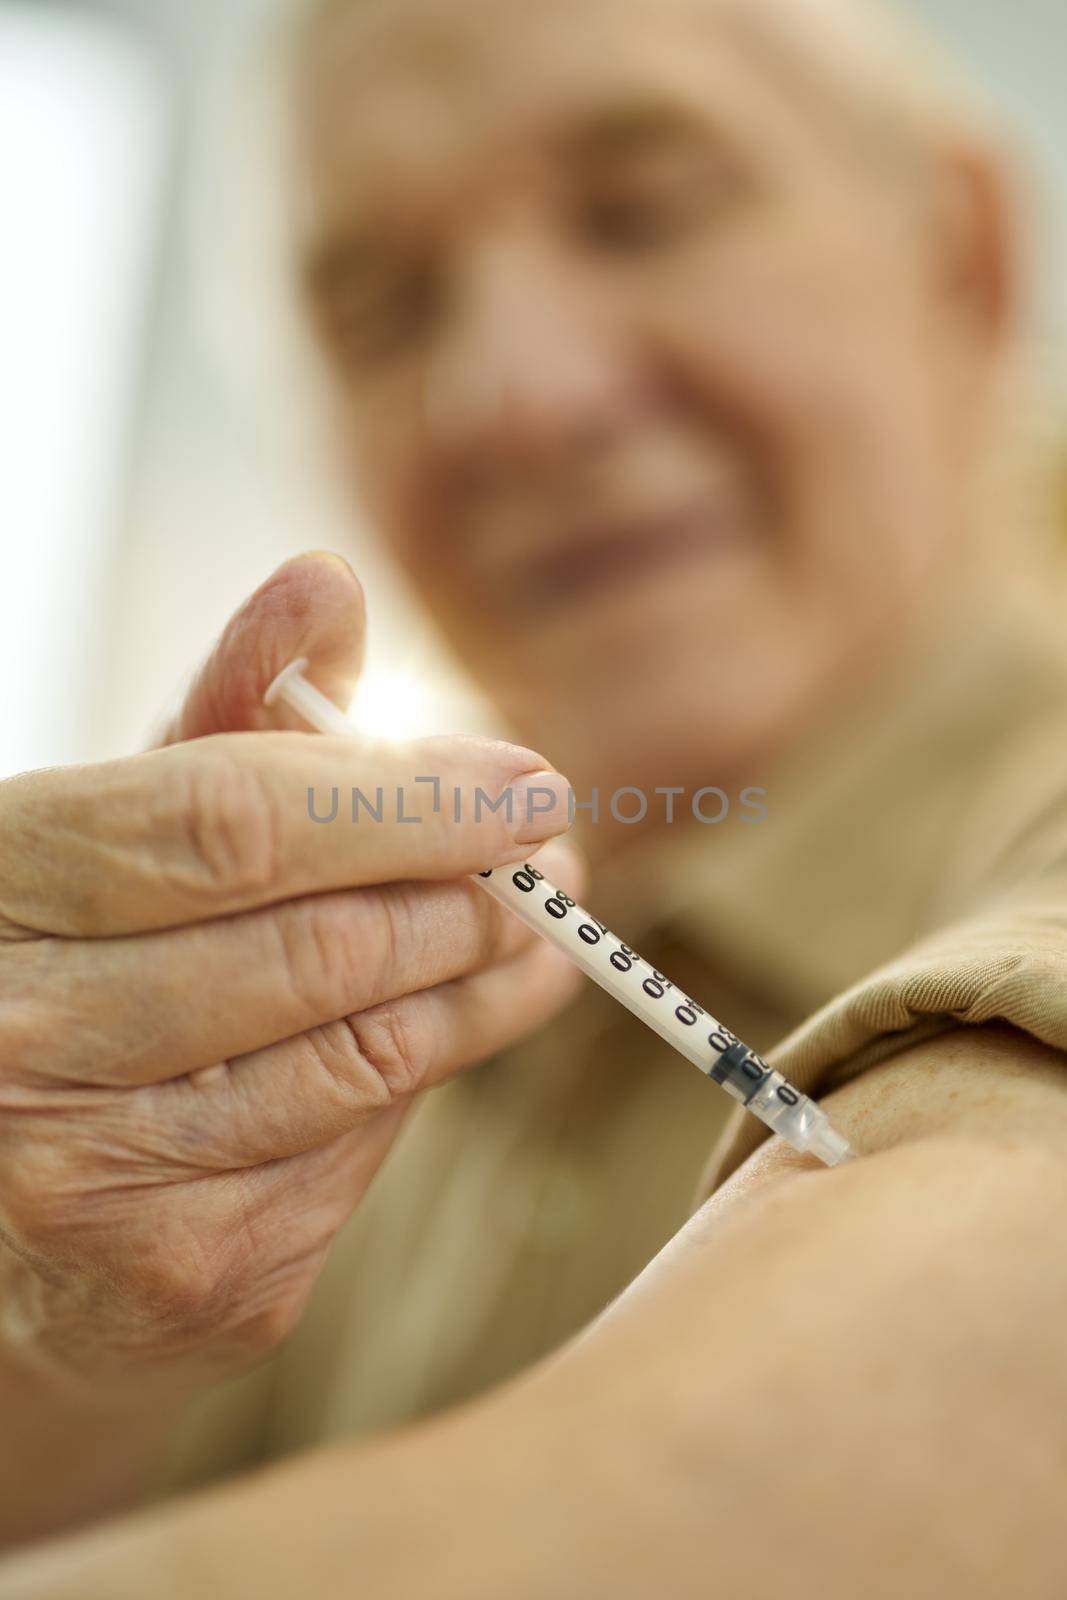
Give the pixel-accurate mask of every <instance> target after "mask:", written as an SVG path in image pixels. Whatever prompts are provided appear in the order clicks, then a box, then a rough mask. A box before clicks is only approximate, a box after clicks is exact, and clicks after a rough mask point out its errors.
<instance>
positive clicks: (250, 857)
mask: <svg viewBox="0 0 1067 1600" xmlns="http://www.w3.org/2000/svg"><path fill="white" fill-rule="evenodd" d="M178 823H179V828H180V831H181V844H182V849H181V851H180V854H179V858H178V859H179V865H178V867H177V869H176V872H175V876H176V877H177V878H178V880H179V881H180V886H181V887H182V888H183V889H186V890H192V891H193V892H196V891H203V892H206V893H207V894H209V895H218V894H225V895H230V896H238V897H239V896H242V895H247V894H256V893H259V892H261V891H262V890H264V889H266V888H267V887H269V885H270V884H271V883H272V882H273V881H274V880H275V878H276V876H277V873H278V869H279V865H280V859H279V858H280V834H279V827H278V818H277V814H276V809H275V806H274V804H273V802H272V799H271V795H270V793H269V790H268V787H267V785H266V784H265V783H264V781H263V779H262V777H261V776H260V774H259V773H258V772H256V771H255V770H254V769H253V768H252V767H250V766H247V765H246V764H245V763H244V762H242V761H240V760H238V759H237V757H236V756H235V755H234V754H233V753H231V752H228V751H224V750H223V749H221V748H220V747H218V746H216V747H215V748H213V749H211V750H210V751H206V750H201V751H199V752H198V753H197V757H196V759H195V760H193V761H191V762H190V763H189V764H188V766H187V768H186V770H185V772H184V776H183V779H182V783H181V788H180V792H179V795H178Z"/></svg>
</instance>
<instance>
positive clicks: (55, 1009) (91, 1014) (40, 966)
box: [0, 844, 580, 1086]
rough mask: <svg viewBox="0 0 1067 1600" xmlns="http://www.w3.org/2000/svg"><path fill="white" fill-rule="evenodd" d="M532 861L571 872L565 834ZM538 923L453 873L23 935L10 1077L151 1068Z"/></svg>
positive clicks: (490, 948)
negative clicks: (118, 934) (153, 927)
mask: <svg viewBox="0 0 1067 1600" xmlns="http://www.w3.org/2000/svg"><path fill="white" fill-rule="evenodd" d="M535 859H536V860H538V861H539V862H540V861H543V862H544V863H545V867H544V870H545V871H546V873H547V874H549V875H550V876H551V875H552V874H553V873H554V874H555V876H556V878H557V879H560V880H565V879H567V878H568V877H569V878H572V879H573V878H574V877H575V876H576V874H577V873H578V871H579V870H580V869H579V868H578V867H577V865H576V862H575V859H574V855H573V852H572V851H570V850H569V849H568V848H567V846H565V845H563V844H558V845H555V846H553V847H552V848H551V849H546V850H543V851H541V852H540V853H539V854H538V855H537V856H536V858H535ZM535 937H536V935H534V934H533V933H531V932H530V931H529V930H528V929H527V928H526V927H525V925H524V924H523V923H522V922H520V920H519V919H518V918H517V917H515V916H512V915H511V913H510V912H509V911H508V910H507V909H506V908H505V907H504V906H502V905H500V903H499V902H498V901H496V900H494V899H492V898H491V897H490V896H489V895H487V894H486V893H485V892H484V890H482V889H480V888H479V887H478V885H477V884H476V883H475V882H473V881H472V880H471V879H469V878H460V879H451V880H449V881H447V882H444V883H412V882H408V883H400V884H394V885H388V886H382V887H375V888H371V889H360V890H340V891H336V892H334V893H332V894H324V895H314V896H311V897H308V898H305V899H301V900H291V901H286V902H284V903H283V904H282V905H280V906H277V907H273V908H271V909H270V910H266V911H255V912H249V913H245V914H244V915H241V916H234V917H225V918H221V919H219V920H218V921H215V922H210V923H203V924H198V925H193V926H190V927H185V928H179V929H174V930H171V931H167V932H163V933H154V934H147V935H140V936H138V937H136V938H114V939H103V940H78V941H63V942H55V941H51V940H48V941H44V940H40V941H32V942H27V943H26V944H22V945H18V946H14V947H12V949H11V951H10V952H9V956H8V958H6V959H5V962H4V966H3V969H2V974H0V1010H2V1011H4V1012H5V1013H6V1015H7V1018H8V1024H7V1028H6V1038H7V1048H6V1049H5V1052H4V1054H5V1059H6V1065H7V1072H8V1076H9V1078H17V1079H18V1080H19V1081H21V1082H23V1083H29V1082H36V1081H38V1080H46V1081H47V1080H50V1081H52V1082H64V1083H68V1084H71V1083H82V1084H95V1085H101V1086H103V1085H115V1086H130V1085H135V1084H146V1083H158V1082H162V1081H164V1080H165V1079H168V1078H172V1077H178V1076H181V1075H183V1074H185V1073H189V1072H193V1071H196V1070H197V1069H198V1068H202V1067H205V1066H208V1065H210V1064H211V1063H213V1062H218V1061H222V1060H227V1059H229V1058H230V1057H233V1056H237V1055H241V1054H245V1053H247V1052H249V1051H252V1050H256V1049H259V1048H261V1047H264V1046H266V1045H269V1044H272V1043H274V1042H275V1041H276V1040H279V1039H287V1038H290V1037H291V1036H292V1035H294V1034H297V1033H301V1032H303V1031H304V1030H305V1029H308V1028H314V1027H317V1026H319V1025H321V1024H325V1023H329V1022H333V1021H335V1020H336V1019H337V1018H339V1017H343V1016H345V1015H348V1014H349V1013H352V1012H357V1011H364V1010H368V1009H370V1008H371V1007H373V1006H377V1005H380V1004H382V1003H384V1002H387V1001H389V1000H393V999H396V998H398V997H399V996H401V995H405V994H409V993H412V992H413V991H416V990H419V989H424V988H431V987H433V986H435V985H437V984H442V983H447V982H449V981H450V980H452V979H455V978H458V977H461V976H463V975H464V974H466V973H468V972H472V971H478V970H481V969H483V968H485V967H488V966H491V965H493V964H495V963H497V962H500V961H506V960H508V959H510V958H511V957H512V956H514V955H515V954H516V953H517V952H518V951H519V950H520V949H521V948H522V947H523V946H524V945H526V944H529V943H530V942H531V941H532V940H533V939H534V938H535ZM16 1015H17V1016H18V1018H20V1019H21V1022H20V1023H19V1024H18V1025H17V1026H18V1035H19V1037H20V1038H21V1041H22V1042H21V1045H20V1046H18V1047H16V1046H15V1043H14V1040H15V1024H14V1023H13V1021H12V1019H13V1018H14V1017H15V1016H16Z"/></svg>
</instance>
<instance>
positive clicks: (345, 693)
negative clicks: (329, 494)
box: [151, 550, 366, 747]
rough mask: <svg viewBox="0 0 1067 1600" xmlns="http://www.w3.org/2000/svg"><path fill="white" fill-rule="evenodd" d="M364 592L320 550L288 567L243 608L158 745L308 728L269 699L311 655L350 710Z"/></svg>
mask: <svg viewBox="0 0 1067 1600" xmlns="http://www.w3.org/2000/svg"><path fill="white" fill-rule="evenodd" d="M365 634H366V617H365V609H364V601H363V590H362V588H361V586H360V583H359V580H358V578H357V577H356V575H355V573H354V572H353V571H352V569H351V567H350V566H349V565H348V563H347V561H344V560H343V559H342V558H341V557H340V556H338V555H334V554H332V553H331V552H329V551H324V550H315V551H311V552H309V553H308V554H306V555H300V556H296V557H294V559H293V560H291V561H286V562H285V563H284V564H283V565H282V566H280V567H279V568H278V569H277V571H276V572H273V573H272V574H271V576H270V577H269V578H268V579H267V580H266V582H265V583H262V584H260V586H259V588H258V589H257V590H256V591H255V593H254V594H252V595H250V596H249V598H248V599H247V600H246V601H245V602H244V604H243V605H241V606H239V607H238V609H237V611H236V612H235V613H234V615H233V617H232V618H231V619H230V621H229V622H228V623H227V625H226V627H225V629H224V630H223V633H222V635H221V637H220V639H219V641H218V643H217V644H216V645H215V647H214V649H213V650H212V652H211V654H210V655H209V656H208V658H207V660H206V661H205V662H204V665H203V666H202V667H201V668H200V670H199V672H198V673H197V674H196V676H195V678H194V679H193V681H192V683H191V684H190V686H189V688H188V689H187V691H186V693H185V696H184V699H183V700H182V703H181V705H180V706H179V708H178V710H177V711H176V712H175V713H174V714H173V715H171V716H169V717H168V718H167V719H166V720H165V722H164V724H163V726H162V727H161V728H160V729H159V731H158V733H157V734H156V735H155V736H154V737H153V739H152V741H151V743H152V745H153V746H157V747H158V746H162V745H169V744H177V743H178V742H180V741H182V740H185V739H202V738H204V737H205V736H206V735H208V734H212V733H236V732H240V731H242V730H252V731H254V730H256V729H265V728H291V729H293V730H294V731H295V732H298V733H302V732H305V731H306V728H307V724H306V723H305V722H304V721H303V719H302V718H301V717H298V716H297V715H296V714H295V713H294V712H292V711H289V710H288V708H287V707H286V706H284V705H280V706H277V707H274V708H272V709H271V710H268V709H267V708H266V707H265V706H264V704H263V696H264V694H265V692H266V690H267V688H268V686H269V685H270V683H271V682H272V681H273V679H274V678H275V677H277V675H278V673H279V672H280V671H281V670H282V668H283V667H284V666H286V665H287V664H288V663H289V662H290V661H293V660H295V659H296V658H297V657H298V656H306V657H307V659H308V660H309V661H310V663H311V666H310V667H309V669H308V671H309V675H310V677H311V678H312V680H313V682H314V683H315V686H316V688H319V689H321V690H322V692H323V694H326V695H328V696H329V697H330V699H331V700H333V701H334V702H335V703H336V704H337V705H341V706H347V704H348V703H349V701H350V700H351V698H352V692H353V690H354V688H355V684H356V679H357V678H358V676H359V672H360V668H361V666H362V662H363V647H364V640H365Z"/></svg>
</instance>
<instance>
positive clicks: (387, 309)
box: [317, 263, 443, 370]
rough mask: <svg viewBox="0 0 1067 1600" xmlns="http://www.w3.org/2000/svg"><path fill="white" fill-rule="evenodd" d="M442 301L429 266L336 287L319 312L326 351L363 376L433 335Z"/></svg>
mask: <svg viewBox="0 0 1067 1600" xmlns="http://www.w3.org/2000/svg"><path fill="white" fill-rule="evenodd" d="M442 300H443V292H442V285H441V283H440V281H439V278H438V276H437V274H436V273H435V272H434V270H433V269H432V267H431V266H430V265H429V264H424V263H418V264H412V265H410V266H405V267H403V268H392V267H391V268H389V269H388V270H383V271H382V272H380V273H375V274H374V275H373V276H371V277H364V276H359V277H356V278H353V279H350V280H348V281H342V282H339V283H335V284H334V285H332V287H331V292H330V294H329V296H328V298H327V299H326V300H325V301H323V302H321V303H320V305H319V307H318V312H317V320H318V322H319V325H320V329H321V332H322V335H323V338H324V341H325V343H326V346H327V349H328V350H329V352H330V354H331V356H333V357H334V358H335V359H336V360H337V361H339V363H340V364H341V365H342V366H343V367H345V368H351V369H355V370H362V369H364V368H372V367H376V366H381V365H383V364H385V363H387V362H389V361H391V360H394V359H398V358H399V357H400V356H401V355H403V354H404V353H405V352H406V351H408V350H409V349H411V348H413V347H414V346H416V345H418V344H419V342H420V341H421V340H423V339H425V338H426V337H427V336H428V335H429V334H430V332H431V331H432V329H433V326H434V324H435V322H436V320H437V318H438V316H439V314H440V310H441V304H442Z"/></svg>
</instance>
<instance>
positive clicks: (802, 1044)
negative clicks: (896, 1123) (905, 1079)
mask: <svg viewBox="0 0 1067 1600" xmlns="http://www.w3.org/2000/svg"><path fill="white" fill-rule="evenodd" d="M1065 724H1067V719H1065V718H1064V717H1058V718H1057V719H1056V720H1055V721H1054V722H1051V723H1050V722H1045V723H1043V724H1042V725H1041V726H1040V727H1037V728H1031V729H1030V730H1028V731H1027V732H1026V733H1025V734H1024V735H1023V736H1022V737H1021V738H1019V739H1016V740H1013V741H1010V742H1009V743H1008V744H1006V745H1005V746H1003V747H1002V748H1001V749H1000V750H999V751H998V753H997V758H996V764H995V768H994V769H993V770H992V771H991V772H990V773H989V774H988V775H987V779H986V781H985V782H984V783H983V784H982V785H981V786H980V789H981V792H980V795H979V797H978V799H977V800H976V802H975V803H974V804H973V805H972V806H971V808H970V810H969V813H968V815H966V816H965V817H963V818H961V819H960V823H959V826H958V828H957V829H956V847H955V848H954V849H953V850H952V852H951V853H950V856H949V859H948V860H947V862H946V863H945V864H944V866H943V867H942V870H941V871H940V872H939V874H938V876H939V879H940V881H941V884H942V890H941V893H940V894H939V895H938V896H937V897H936V898H935V900H934V901H933V906H934V910H935V915H936V918H937V923H938V925H937V926H936V927H935V928H934V929H933V930H932V931H931V932H929V933H927V934H925V935H924V936H922V937H921V938H919V939H918V940H917V941H916V942H915V943H914V944H913V945H911V946H910V947H909V948H908V949H907V950H906V951H905V952H903V953H902V954H901V955H900V956H899V957H897V958H895V959H894V960H892V961H890V962H887V963H885V964H884V965H882V966H881V967H879V968H878V969H877V970H876V971H874V972H871V973H870V974H869V975H867V976H866V977H864V978H862V979H861V980H860V981H859V982H857V983H855V984H853V985H852V986H851V987H849V988H848V989H846V990H845V991H843V992H842V993H841V994H839V995H837V996H836V997H835V998H834V999H833V1000H831V1001H830V1002H829V1003H828V1004H826V1005H825V1006H823V1007H822V1008H821V1009H820V1010H819V1011H817V1012H816V1013H815V1014H814V1015H813V1016H811V1017H810V1018H808V1020H807V1021H806V1022H804V1023H803V1024H802V1025H801V1026H800V1027H799V1028H797V1029H795V1030H794V1031H793V1032H792V1033H791V1034H789V1035H788V1037H787V1038H786V1039H784V1040H783V1041H782V1042H781V1044H779V1045H777V1046H776V1047H775V1048H774V1049H773V1050H771V1051H770V1052H769V1053H768V1060H769V1061H770V1062H771V1063H772V1064H773V1065H774V1066H775V1067H777V1068H778V1069H779V1070H780V1071H781V1072H783V1073H785V1075H786V1077H787V1078H789V1079H790V1081H791V1082H792V1083H794V1084H795V1085H796V1087H797V1088H798V1089H801V1090H803V1091H804V1092H805V1093H806V1094H810V1095H813V1096H815V1097H818V1096H820V1095H822V1094H825V1093H827V1092H828V1091H829V1090H831V1089H834V1088H837V1087H839V1086H840V1085H841V1084H843V1083H847V1082H849V1081H851V1080H852V1079H854V1078H856V1077H858V1076H859V1075H860V1074H861V1073H863V1072H865V1071H866V1070H868V1068H870V1067H872V1066H875V1065H877V1064H878V1063H880V1062H882V1061H885V1060H887V1059H888V1058H889V1057H890V1056H892V1055H896V1054H897V1053H898V1052H900V1051H901V1050H905V1049H908V1048H910V1047H911V1046H912V1045H914V1044H918V1043H920V1042H921V1041H922V1040H924V1039H927V1038H930V1037H931V1036H932V1035H934V1034H937V1033H942V1032H945V1031H947V1030H949V1029H952V1028H959V1027H961V1026H974V1027H978V1026H981V1025H982V1024H984V1023H991V1022H1005V1023H1010V1024H1012V1025H1013V1026H1014V1027H1016V1028H1018V1029H1020V1030H1021V1031H1023V1032H1025V1033H1029V1034H1031V1035H1032V1036H1033V1037H1034V1038H1035V1039H1038V1040H1040V1041H1041V1042H1042V1043H1044V1044H1047V1045H1051V1046H1052V1047H1053V1048H1054V1049H1058V1050H1063V1051H1065V1052H1067V725H1065ZM769 1136H770V1135H769V1133H768V1130H767V1129H765V1128H764V1127H763V1125H762V1123H760V1122H759V1121H758V1120H757V1119H756V1118H755V1117H752V1116H750V1115H749V1114H748V1113H746V1112H744V1111H741V1110H739V1111H738V1112H737V1113H735V1115H734V1116H733V1117H732V1118H731V1121H730V1124H729V1125H728V1127H727V1128H726V1130H725V1132H724V1135H723V1138H722V1140H721V1141H720V1143H719V1145H718V1147H717V1148H716V1150H715V1151H714V1153H713V1156H712V1160H711V1163H710V1165H709V1168H708V1169H707V1172H706V1174H705V1180H704V1183H703V1185H702V1198H703V1197H705V1196H706V1195H707V1194H708V1193H710V1192H711V1191H712V1190H713V1189H715V1188H717V1187H718V1186H719V1184H721V1183H722V1182H723V1181H724V1180H725V1179H726V1178H728V1177H729V1176H730V1174H731V1173H732V1172H734V1171H735V1170H736V1168H737V1167H738V1166H740V1164H741V1163H742V1162H743V1161H744V1160H745V1159H746V1158H747V1157H748V1156H749V1155H751V1154H752V1152H753V1151H754V1150H755V1149H756V1148H757V1147H758V1146H759V1145H760V1144H761V1143H762V1141H763V1140H764V1139H765V1138H768V1137H769Z"/></svg>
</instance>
